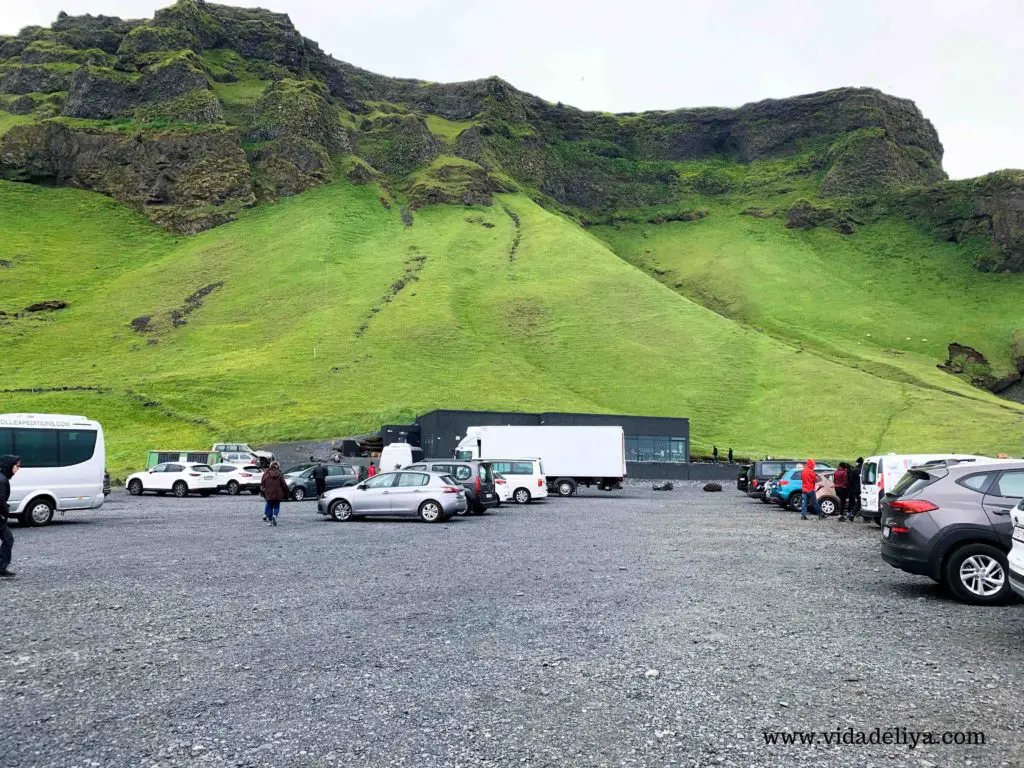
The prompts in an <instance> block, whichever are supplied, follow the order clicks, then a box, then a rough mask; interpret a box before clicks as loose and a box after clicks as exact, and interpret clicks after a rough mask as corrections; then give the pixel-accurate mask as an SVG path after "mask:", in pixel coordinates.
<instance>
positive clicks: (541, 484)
mask: <svg viewBox="0 0 1024 768" xmlns="http://www.w3.org/2000/svg"><path fill="white" fill-rule="evenodd" d="M537 487H538V488H543V487H544V481H543V480H541V479H540V478H539V477H538V478H537Z"/></svg>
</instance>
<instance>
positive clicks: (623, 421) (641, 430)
mask: <svg viewBox="0 0 1024 768" xmlns="http://www.w3.org/2000/svg"><path fill="white" fill-rule="evenodd" d="M538 425H547V426H616V427H622V431H623V432H624V433H625V438H626V461H627V462H629V463H648V462H659V463H673V464H682V463H686V462H689V460H690V420H689V419H673V418H662V417H660V416H619V415H606V414H594V413H513V412H500V411H430V412H429V413H425V414H423V415H422V416H420V417H418V418H417V419H416V423H415V424H406V425H400V424H391V425H388V426H385V427H384V428H382V429H381V437H382V438H383V441H384V445H387V444H388V443H393V442H400V441H402V440H403V439H405V440H406V441H407V442H410V443H412V444H414V445H415V444H419V446H420V447H421V448H423V450H424V451H425V452H426V454H427V455H428V456H445V457H447V456H451V455H452V453H453V452H454V451H455V448H456V446H458V444H459V441H460V440H461V439H462V438H463V437H465V435H466V430H467V428H469V427H483V426H488V427H489V426H495V427H497V426H524V427H529V426H538ZM627 469H628V467H627Z"/></svg>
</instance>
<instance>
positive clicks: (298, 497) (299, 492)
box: [292, 485, 306, 501]
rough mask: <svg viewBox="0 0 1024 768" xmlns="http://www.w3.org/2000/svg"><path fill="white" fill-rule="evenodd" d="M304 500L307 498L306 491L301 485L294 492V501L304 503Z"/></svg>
mask: <svg viewBox="0 0 1024 768" xmlns="http://www.w3.org/2000/svg"><path fill="white" fill-rule="evenodd" d="M304 498H306V489H305V488H303V487H302V486H301V485H297V486H295V490H293V491H292V499H293V500H295V501H302V500H303V499H304Z"/></svg>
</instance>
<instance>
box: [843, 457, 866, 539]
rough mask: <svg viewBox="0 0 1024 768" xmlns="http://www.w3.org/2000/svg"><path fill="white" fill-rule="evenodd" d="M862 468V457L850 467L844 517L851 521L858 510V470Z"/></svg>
mask: <svg viewBox="0 0 1024 768" xmlns="http://www.w3.org/2000/svg"><path fill="white" fill-rule="evenodd" d="M863 468H864V459H863V458H858V459H857V463H856V464H854V465H853V467H852V468H851V469H850V482H849V488H850V504H849V508H848V510H847V513H846V519H847V520H849V521H850V522H851V523H852V522H853V516H854V515H855V514H857V513H858V512H860V472H861V470H862V469H863Z"/></svg>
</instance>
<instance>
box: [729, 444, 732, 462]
mask: <svg viewBox="0 0 1024 768" xmlns="http://www.w3.org/2000/svg"><path fill="white" fill-rule="evenodd" d="M729 463H730V464H732V448H730V449H729Z"/></svg>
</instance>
